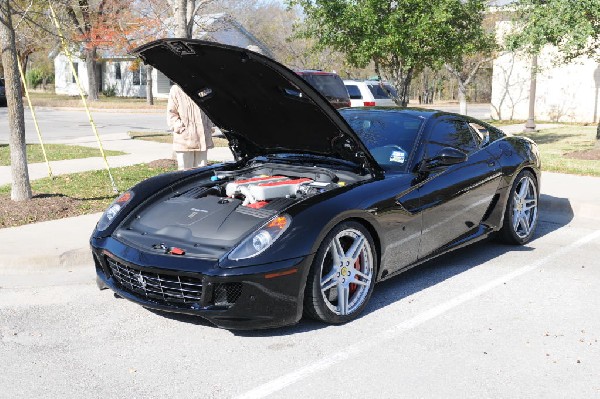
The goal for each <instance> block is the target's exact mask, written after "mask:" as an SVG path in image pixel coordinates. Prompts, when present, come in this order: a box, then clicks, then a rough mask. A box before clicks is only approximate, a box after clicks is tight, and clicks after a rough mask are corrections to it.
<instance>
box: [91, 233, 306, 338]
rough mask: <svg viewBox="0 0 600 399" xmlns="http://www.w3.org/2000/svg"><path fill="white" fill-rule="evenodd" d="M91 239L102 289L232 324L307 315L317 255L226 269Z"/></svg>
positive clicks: (268, 323)
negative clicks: (310, 275)
mask: <svg viewBox="0 0 600 399" xmlns="http://www.w3.org/2000/svg"><path fill="white" fill-rule="evenodd" d="M91 244H92V252H93V256H94V263H95V265H96V274H97V283H98V286H99V288H110V289H111V290H113V291H114V292H115V293H117V294H118V295H119V296H121V297H123V298H125V299H128V300H130V301H133V302H136V303H138V304H140V305H142V306H144V307H147V308H151V309H156V310H161V311H167V312H176V313H184V314H190V315H196V316H201V317H203V318H205V319H207V320H208V321H210V322H211V323H213V324H215V325H216V326H218V327H221V328H227V329H260V328H271V327H280V326H284V325H289V324H294V323H296V322H298V321H299V320H300V318H301V317H302V302H303V297H304V287H305V284H306V276H307V275H308V271H309V269H310V265H311V264H312V259H313V256H312V255H309V256H306V257H302V258H294V259H288V260H284V261H280V262H272V263H267V264H262V265H256V266H250V267H243V268H237V269H220V268H218V266H217V264H216V262H214V261H213V262H212V263H211V262H209V261H206V260H201V259H193V258H186V257H181V256H175V255H156V254H149V253H145V252H142V251H139V250H137V249H135V248H131V247H128V246H126V245H124V244H122V243H121V242H119V241H117V240H115V239H113V238H105V239H98V240H96V239H92V241H91Z"/></svg>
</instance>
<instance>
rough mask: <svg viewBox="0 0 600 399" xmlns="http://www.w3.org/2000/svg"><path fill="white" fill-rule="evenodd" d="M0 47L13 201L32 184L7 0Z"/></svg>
mask: <svg viewBox="0 0 600 399" xmlns="http://www.w3.org/2000/svg"><path fill="white" fill-rule="evenodd" d="M0 49H1V50H2V65H3V67H4V79H5V80H4V81H5V85H6V101H7V103H8V126H9V129H10V132H9V142H8V145H9V148H10V165H11V175H12V186H11V192H10V197H11V199H12V200H13V201H24V200H28V199H30V198H31V196H32V195H31V185H30V183H29V171H28V169H27V147H26V145H25V118H24V115H23V95H22V92H21V83H20V79H19V68H18V66H17V45H16V42H15V30H14V27H13V23H12V9H11V5H10V1H9V0H0Z"/></svg>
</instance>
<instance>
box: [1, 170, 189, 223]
mask: <svg viewBox="0 0 600 399" xmlns="http://www.w3.org/2000/svg"><path fill="white" fill-rule="evenodd" d="M148 166H150V167H152V168H164V169H166V168H174V169H176V168H177V162H176V161H175V160H173V159H157V160H155V161H152V162H149V163H148ZM104 209H106V205H105V204H104V205H103V204H102V203H101V201H98V199H97V198H96V199H94V198H92V199H89V198H88V199H85V198H84V199H78V198H72V197H68V196H66V195H63V194H40V193H38V194H36V193H34V196H33V198H32V199H30V200H29V201H19V202H16V201H12V200H11V199H10V194H7V195H0V229H1V228H6V227H14V226H22V225H24V224H29V223H37V222H44V221H47V220H56V219H62V218H67V217H72V216H80V215H85V214H89V213H94V212H102V211H104Z"/></svg>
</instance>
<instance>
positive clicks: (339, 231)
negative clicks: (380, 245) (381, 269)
mask: <svg viewBox="0 0 600 399" xmlns="http://www.w3.org/2000/svg"><path fill="white" fill-rule="evenodd" d="M376 272H377V256H376V254H375V246H374V244H373V238H372V237H371V234H369V232H368V230H367V229H366V228H365V227H364V226H363V225H361V224H360V223H357V222H353V221H348V222H344V223H341V224H339V225H337V226H336V227H335V228H334V229H333V230H332V231H331V232H329V234H327V236H326V237H325V239H324V240H323V243H322V244H321V246H320V247H319V250H318V251H317V254H316V256H315V260H314V262H313V265H312V268H311V270H310V273H309V275H308V280H307V282H306V292H305V296H304V313H305V314H306V315H307V316H309V317H311V318H313V319H316V320H320V321H323V322H326V323H333V324H341V323H345V322H347V321H350V320H352V319H354V318H356V317H357V316H358V315H359V314H360V313H361V312H362V310H363V309H364V308H365V306H366V305H367V302H368V301H369V298H370V297H371V294H372V293H373V287H374V285H375V276H376Z"/></svg>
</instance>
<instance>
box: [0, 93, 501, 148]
mask: <svg viewBox="0 0 600 399" xmlns="http://www.w3.org/2000/svg"><path fill="white" fill-rule="evenodd" d="M410 106H411V107H419V104H418V103H411V104H410ZM428 107H429V108H434V109H440V110H442V111H447V112H458V104H439V105H438V104H430V105H428V106H424V108H428ZM7 110H8V108H6V107H3V108H0V143H8V131H9V130H8V117H7V112H8V111H7ZM467 110H468V115H469V116H472V117H474V118H480V119H488V118H489V116H490V106H489V104H469V108H468V109H467ZM35 112H36V115H37V117H38V123H39V126H40V131H41V133H42V138H43V139H44V140H45V141H49V142H55V141H61V140H68V139H74V138H82V137H87V136H94V133H93V131H92V128H91V127H90V124H89V122H88V117H87V114H86V113H85V111H84V110H82V109H79V110H61V109H59V108H36V109H35ZM92 117H93V118H94V122H95V124H96V127H97V128H98V132H99V133H100V134H101V135H108V134H113V133H127V132H128V131H130V130H132V131H166V129H167V121H166V111H165V113H162V112H158V113H157V112H129V111H128V112H114V111H105V110H103V111H92ZM25 131H26V140H27V143H31V144H36V143H38V142H39V140H38V137H37V133H36V131H35V126H34V124H33V119H32V118H31V112H29V109H25Z"/></svg>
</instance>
